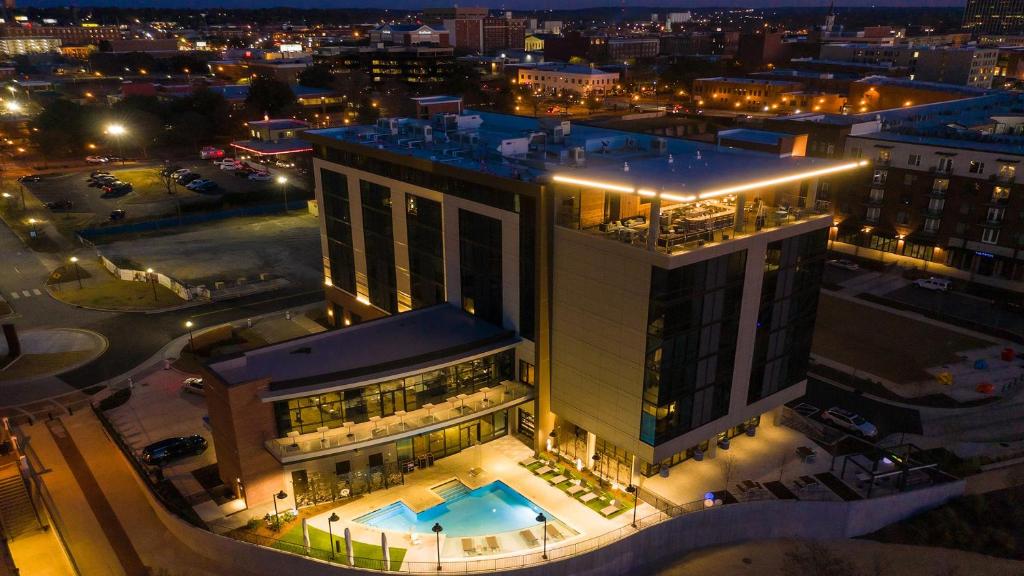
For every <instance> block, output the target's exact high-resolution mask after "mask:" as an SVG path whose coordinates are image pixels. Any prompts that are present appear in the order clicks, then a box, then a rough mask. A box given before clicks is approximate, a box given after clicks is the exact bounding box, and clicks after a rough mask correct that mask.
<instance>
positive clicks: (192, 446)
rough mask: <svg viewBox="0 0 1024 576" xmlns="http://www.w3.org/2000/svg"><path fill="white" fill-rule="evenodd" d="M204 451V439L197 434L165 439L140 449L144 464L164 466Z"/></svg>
mask: <svg viewBox="0 0 1024 576" xmlns="http://www.w3.org/2000/svg"><path fill="white" fill-rule="evenodd" d="M205 451H206V438H203V437H202V436H200V435H198V434H193V435H191V436H181V437H178V438H166V439H164V440H160V441H159V442H154V443H152V444H150V445H149V446H146V447H145V448H143V449H142V461H143V462H145V463H146V464H156V465H160V464H166V463H167V462H170V461H171V460H177V459H179V458H184V457H186V456H194V455H199V454H202V453H203V452H205Z"/></svg>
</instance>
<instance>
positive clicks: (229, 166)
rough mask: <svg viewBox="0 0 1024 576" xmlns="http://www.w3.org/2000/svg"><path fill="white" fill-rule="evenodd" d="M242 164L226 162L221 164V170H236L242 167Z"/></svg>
mask: <svg viewBox="0 0 1024 576" xmlns="http://www.w3.org/2000/svg"><path fill="white" fill-rule="evenodd" d="M241 167H242V165H241V164H240V163H238V162H224V163H222V164H221V165H220V169H221V170H228V171H234V170H238V169H239V168H241Z"/></svg>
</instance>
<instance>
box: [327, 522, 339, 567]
mask: <svg viewBox="0 0 1024 576" xmlns="http://www.w3.org/2000/svg"><path fill="white" fill-rule="evenodd" d="M338 520H341V518H339V517H338V513H337V512H331V515H330V516H328V517H327V534H328V535H329V536H330V538H331V558H332V559H333V558H334V530H332V524H334V523H335V522H337V521H338Z"/></svg>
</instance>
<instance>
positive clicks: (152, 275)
mask: <svg viewBox="0 0 1024 576" xmlns="http://www.w3.org/2000/svg"><path fill="white" fill-rule="evenodd" d="M146 276H147V278H148V279H149V283H150V284H152V285H153V302H156V273H154V271H153V269H152V268H146Z"/></svg>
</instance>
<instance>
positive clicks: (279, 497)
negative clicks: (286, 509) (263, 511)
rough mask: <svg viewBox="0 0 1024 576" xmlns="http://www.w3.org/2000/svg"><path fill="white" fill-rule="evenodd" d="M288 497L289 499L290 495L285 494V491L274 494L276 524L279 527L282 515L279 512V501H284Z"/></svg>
mask: <svg viewBox="0 0 1024 576" xmlns="http://www.w3.org/2000/svg"><path fill="white" fill-rule="evenodd" d="M287 497H288V494H285V491H284V490H281V491H280V492H278V493H277V494H274V522H275V523H276V524H277V525H278V526H280V525H281V515H280V514H279V513H278V511H277V501H278V500H284V499H285V498H287Z"/></svg>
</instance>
